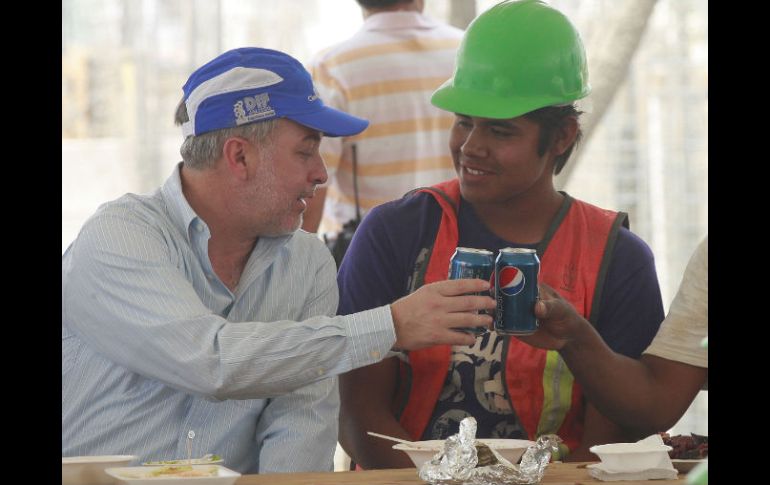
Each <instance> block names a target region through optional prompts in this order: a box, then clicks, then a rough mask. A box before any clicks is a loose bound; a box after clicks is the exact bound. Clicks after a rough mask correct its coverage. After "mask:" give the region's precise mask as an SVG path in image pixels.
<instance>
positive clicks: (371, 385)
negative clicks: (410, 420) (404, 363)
mask: <svg viewBox="0 0 770 485" xmlns="http://www.w3.org/2000/svg"><path fill="white" fill-rule="evenodd" d="M397 375H398V359H396V358H390V359H385V360H383V361H382V362H379V363H377V364H373V365H370V366H367V367H362V368H360V369H355V370H353V371H350V372H348V373H347V374H344V375H342V376H341V377H340V399H341V407H340V437H339V439H340V443H341V444H342V447H343V448H344V449H345V451H346V452H347V453H348V454H349V455H350V457H351V458H352V459H353V461H354V462H356V463H358V464H359V465H361V466H362V467H363V468H365V469H373V468H409V467H414V464H413V463H412V460H410V459H409V457H408V456H407V455H406V453H404V452H402V451H396V450H394V449H393V448H392V446H393V444H394V443H392V442H390V441H386V440H383V439H380V438H375V437H373V436H369V435H367V434H366V432H367V431H374V432H376V433H382V434H387V435H390V436H395V437H398V438H403V439H406V440H411V439H412V438H411V437H410V436H409V434H408V433H407V432H406V430H405V429H404V428H403V427H401V425H400V424H399V422H398V421H397V420H396V418H395V416H394V415H393V413H392V412H391V410H390V403H391V400H392V399H393V395H394V394H395V391H396V385H397Z"/></svg>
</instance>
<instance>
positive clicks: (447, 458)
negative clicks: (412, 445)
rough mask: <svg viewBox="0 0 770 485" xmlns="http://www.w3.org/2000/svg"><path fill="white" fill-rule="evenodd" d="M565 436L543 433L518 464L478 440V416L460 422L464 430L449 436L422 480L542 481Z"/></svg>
mask: <svg viewBox="0 0 770 485" xmlns="http://www.w3.org/2000/svg"><path fill="white" fill-rule="evenodd" d="M560 442H561V439H560V438H559V437H558V436H556V435H546V436H541V437H540V438H538V439H537V442H536V443H535V444H534V445H533V446H530V447H529V448H527V451H525V452H524V456H522V457H521V464H519V465H515V464H513V463H511V462H509V461H508V460H506V459H505V458H503V457H502V456H500V454H499V453H497V452H496V451H495V450H493V449H491V448H489V447H488V446H486V445H484V444H482V443H479V442H476V419H475V418H473V417H468V418H465V419H463V420H462V421H461V422H460V431H459V432H458V433H457V434H456V435H453V436H450V437H449V438H447V440H446V441H445V442H444V448H443V449H442V450H441V451H440V452H438V453H436V455H435V456H434V457H433V458H432V459H431V460H430V461H429V462H426V463H425V464H424V465H423V466H422V467H421V468H420V472H419V475H420V479H422V480H425V481H426V482H430V483H432V484H434V485H509V484H516V485H524V484H536V483H540V480H542V479H543V475H544V474H545V469H546V467H547V466H548V462H549V461H550V460H551V453H552V452H553V451H556V450H558V445H559V443H560Z"/></svg>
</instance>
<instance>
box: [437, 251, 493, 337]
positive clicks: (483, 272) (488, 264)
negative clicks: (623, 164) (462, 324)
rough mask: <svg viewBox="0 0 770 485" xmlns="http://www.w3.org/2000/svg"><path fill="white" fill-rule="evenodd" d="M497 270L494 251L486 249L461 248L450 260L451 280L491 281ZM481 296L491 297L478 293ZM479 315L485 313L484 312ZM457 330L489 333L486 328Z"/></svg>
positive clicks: (460, 329) (477, 333)
mask: <svg viewBox="0 0 770 485" xmlns="http://www.w3.org/2000/svg"><path fill="white" fill-rule="evenodd" d="M494 268H495V258H494V255H493V254H492V251H487V250H486V249H475V248H460V247H458V248H457V249H456V250H455V253H454V254H453V255H452V259H450V260H449V275H448V276H447V278H448V279H450V280H459V279H463V278H478V279H480V280H485V281H490V280H491V278H492V272H493V270H494ZM476 294H477V295H481V296H489V294H488V293H485V292H481V293H476ZM479 313H485V312H484V311H483V310H482V311H480V312H479ZM456 330H459V331H462V332H467V333H470V334H473V335H477V336H478V335H482V334H484V333H485V332H486V331H487V328H486V327H475V328H457V329H456Z"/></svg>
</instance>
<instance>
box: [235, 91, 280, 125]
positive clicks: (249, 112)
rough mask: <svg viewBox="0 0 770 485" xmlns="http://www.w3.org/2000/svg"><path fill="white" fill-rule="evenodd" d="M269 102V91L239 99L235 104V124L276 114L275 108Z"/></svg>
mask: <svg viewBox="0 0 770 485" xmlns="http://www.w3.org/2000/svg"><path fill="white" fill-rule="evenodd" d="M269 103H270V95H269V94H268V93H262V94H257V95H256V96H246V97H245V98H243V99H240V100H238V101H237V102H236V103H235V104H234V105H233V113H234V114H235V124H236V125H239V126H240V125H242V124H245V123H251V122H252V121H256V120H261V119H263V118H270V117H271V116H275V110H274V109H273V108H272V106H270V104H269Z"/></svg>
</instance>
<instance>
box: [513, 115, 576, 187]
mask: <svg viewBox="0 0 770 485" xmlns="http://www.w3.org/2000/svg"><path fill="white" fill-rule="evenodd" d="M581 114H583V112H582V111H580V110H578V109H577V107H576V106H575V105H574V104H568V105H566V106H546V107H545V108H540V109H536V110H535V111H530V112H529V113H527V114H525V115H524V117H525V118H527V119H529V120H531V121H534V122H535V123H537V124H538V125H539V126H540V138H539V140H538V144H537V153H538V155H541V156H542V155H544V154H545V152H546V151H547V150H548V148H549V147H550V146H551V143H553V142H554V140H555V138H556V134H557V133H558V131H559V129H560V128H561V127H562V125H563V124H564V123H565V122H566V121H567V120H568V119H569V118H575V120H576V121H578V130H577V136H575V141H574V142H573V143H572V144H571V145H570V146H569V147H568V148H567V149H566V150H565V151H564V153H562V154H561V155H559V156H558V157H556V159H555V160H554V165H553V173H554V174H556V175H558V174H559V172H561V169H562V168H564V164H566V163H567V160H568V159H569V157H570V155H572V150H574V148H575V146H576V145H577V144H578V142H580V139H581V138H583V130H581V129H580V123H579V120H580V115H581Z"/></svg>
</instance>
